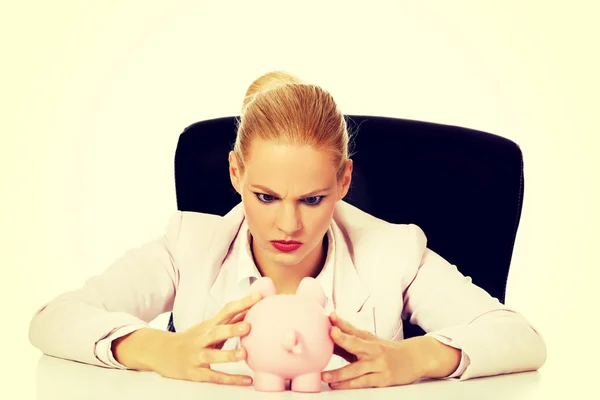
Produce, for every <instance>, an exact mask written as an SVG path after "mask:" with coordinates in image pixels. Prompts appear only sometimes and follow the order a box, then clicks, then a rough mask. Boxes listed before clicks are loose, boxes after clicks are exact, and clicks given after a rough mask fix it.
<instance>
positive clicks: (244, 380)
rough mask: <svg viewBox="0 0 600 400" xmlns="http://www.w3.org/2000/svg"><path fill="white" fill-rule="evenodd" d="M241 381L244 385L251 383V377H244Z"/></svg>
mask: <svg viewBox="0 0 600 400" xmlns="http://www.w3.org/2000/svg"><path fill="white" fill-rule="evenodd" d="M242 382H243V383H244V385H249V384H251V383H252V379H251V378H244V379H242Z"/></svg>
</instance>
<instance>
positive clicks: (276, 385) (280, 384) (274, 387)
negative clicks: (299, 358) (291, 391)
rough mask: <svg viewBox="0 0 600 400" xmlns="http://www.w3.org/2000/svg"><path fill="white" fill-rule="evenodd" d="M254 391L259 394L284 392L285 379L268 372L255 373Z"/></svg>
mask: <svg viewBox="0 0 600 400" xmlns="http://www.w3.org/2000/svg"><path fill="white" fill-rule="evenodd" d="M254 389H256V390H258V391H260V392H283V391H285V379H284V378H282V377H281V376H278V375H274V374H270V373H268V372H259V371H256V372H255V374H254Z"/></svg>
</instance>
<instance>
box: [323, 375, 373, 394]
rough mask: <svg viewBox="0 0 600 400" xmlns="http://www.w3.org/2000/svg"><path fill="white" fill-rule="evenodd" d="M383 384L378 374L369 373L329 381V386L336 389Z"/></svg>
mask: <svg viewBox="0 0 600 400" xmlns="http://www.w3.org/2000/svg"><path fill="white" fill-rule="evenodd" d="M382 386H384V385H383V384H382V383H381V382H380V381H379V379H378V374H375V373H370V374H367V375H362V376H359V377H356V378H353V379H349V380H347V381H341V382H334V383H330V384H329V387H330V388H332V389H334V390H338V389H361V388H372V387H382Z"/></svg>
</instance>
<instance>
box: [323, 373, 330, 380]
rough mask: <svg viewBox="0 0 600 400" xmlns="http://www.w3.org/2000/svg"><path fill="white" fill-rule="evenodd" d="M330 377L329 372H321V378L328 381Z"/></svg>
mask: <svg viewBox="0 0 600 400" xmlns="http://www.w3.org/2000/svg"><path fill="white" fill-rule="evenodd" d="M330 379H331V374H323V380H324V381H328V380H330Z"/></svg>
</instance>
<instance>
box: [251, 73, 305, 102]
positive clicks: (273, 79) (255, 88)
mask: <svg viewBox="0 0 600 400" xmlns="http://www.w3.org/2000/svg"><path fill="white" fill-rule="evenodd" d="M303 83H306V82H304V81H302V80H301V79H300V78H299V77H297V76H296V75H294V74H291V73H289V72H286V71H271V72H267V73H266V74H264V75H262V76H260V77H259V78H257V79H256V80H254V82H252V83H251V84H250V86H249V87H248V90H247V91H246V96H245V97H244V104H243V106H242V110H243V109H245V108H246V107H247V106H248V104H249V103H250V102H251V101H252V100H254V98H255V97H256V95H257V94H259V93H262V92H267V91H269V90H273V89H275V88H278V87H281V86H285V85H289V84H303Z"/></svg>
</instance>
